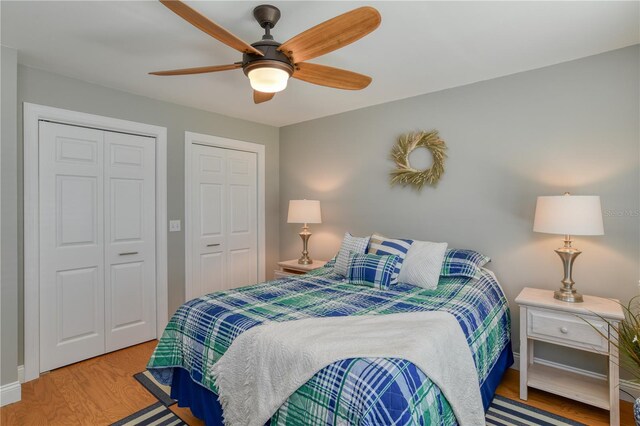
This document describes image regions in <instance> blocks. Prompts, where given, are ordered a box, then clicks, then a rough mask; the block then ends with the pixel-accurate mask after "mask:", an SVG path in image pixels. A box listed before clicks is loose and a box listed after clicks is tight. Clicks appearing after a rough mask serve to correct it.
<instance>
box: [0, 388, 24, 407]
mask: <svg viewBox="0 0 640 426" xmlns="http://www.w3.org/2000/svg"><path fill="white" fill-rule="evenodd" d="M21 397H22V391H21V388H20V382H13V383H7V384H6V385H2V386H0V407H4V406H5V405H7V404H13V403H14V402H18V401H20V398H21Z"/></svg>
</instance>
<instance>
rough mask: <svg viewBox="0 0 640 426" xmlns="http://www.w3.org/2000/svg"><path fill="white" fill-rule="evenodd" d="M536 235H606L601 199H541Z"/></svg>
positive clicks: (566, 197)
mask: <svg viewBox="0 0 640 426" xmlns="http://www.w3.org/2000/svg"><path fill="white" fill-rule="evenodd" d="M533 231H534V232H543V233H546V234H564V235H603V234H604V226H603V224H602V207H601V205H600V197H598V196H596V195H558V196H549V197H538V202H537V203H536V215H535V219H534V221H533Z"/></svg>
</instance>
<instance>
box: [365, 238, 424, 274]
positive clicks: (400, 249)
mask: <svg viewBox="0 0 640 426" xmlns="http://www.w3.org/2000/svg"><path fill="white" fill-rule="evenodd" d="M412 243H413V240H395V239H391V238H385V237H383V236H382V235H379V234H373V235H372V236H371V238H370V239H369V249H368V250H367V253H371V254H377V255H380V256H385V255H395V256H398V263H397V264H396V270H395V271H394V272H393V275H392V276H391V285H394V284H398V275H399V274H400V268H402V263H403V262H404V258H405V257H406V256H407V252H408V251H409V248H410V247H411V244H412Z"/></svg>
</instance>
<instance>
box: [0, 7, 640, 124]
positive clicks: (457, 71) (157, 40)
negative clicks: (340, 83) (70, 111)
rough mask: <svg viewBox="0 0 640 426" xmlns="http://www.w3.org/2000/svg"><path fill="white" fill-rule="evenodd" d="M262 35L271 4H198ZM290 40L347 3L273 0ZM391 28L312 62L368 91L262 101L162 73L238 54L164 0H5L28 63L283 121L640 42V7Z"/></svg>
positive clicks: (470, 15) (388, 21)
mask: <svg viewBox="0 0 640 426" xmlns="http://www.w3.org/2000/svg"><path fill="white" fill-rule="evenodd" d="M189 3H190V5H191V6H192V7H194V8H196V9H197V10H199V11H200V12H201V13H203V14H204V15H206V16H208V17H209V18H211V19H213V20H214V21H216V22H217V23H219V24H221V25H222V26H224V27H225V28H227V29H229V30H230V31H232V32H233V33H234V34H236V35H237V36H239V37H240V38H242V39H244V40H245V41H247V42H249V43H252V42H254V41H257V40H259V39H260V37H261V35H262V29H261V28H260V27H259V26H258V24H257V23H256V22H255V21H254V20H253V17H252V14H251V12H252V10H253V7H255V6H256V5H258V4H261V3H262V1H246V2H245V1H233V2H218V1H215V2H189ZM273 4H275V5H276V6H278V7H279V8H280V9H281V11H282V18H281V20H280V22H279V23H278V25H277V26H276V28H275V29H274V30H273V31H272V34H273V35H274V36H275V38H276V40H277V41H280V42H284V41H286V40H287V39H289V38H290V37H292V36H294V35H295V34H297V33H299V32H301V31H303V30H305V29H307V28H309V27H311V26H313V25H315V24H317V23H320V22H322V21H324V20H327V19H329V18H332V17H333V16H336V15H338V14H340V13H344V12H346V11H348V10H351V9H353V8H356V7H358V6H362V5H363V4H365V3H362V2H347V1H335V2H333V1H332V2H328V1H308V2H307V1H304V2H300V1H274V2H273ZM367 4H370V5H372V6H374V7H376V8H377V9H378V10H379V11H380V13H381V15H382V25H381V26H380V28H378V29H377V30H376V31H375V32H373V33H372V34H370V35H368V36H367V37H365V38H363V39H361V40H360V41H358V42H356V43H354V44H352V45H349V46H347V47H345V48H343V49H341V50H338V51H335V52H332V53H329V54H328V55H326V56H323V57H319V58H316V59H314V60H313V61H311V62H317V63H321V64H325V65H330V66H335V67H339V68H345V69H349V70H352V71H356V72H360V73H363V74H368V75H370V76H372V77H373V83H372V84H371V85H370V86H369V87H368V88H367V89H365V90H362V91H357V92H352V91H342V90H336V89H331V88H326V87H321V86H315V85H312V84H308V83H304V82H302V81H298V80H294V79H292V80H291V81H290V82H289V87H288V88H287V89H286V90H285V91H284V92H282V93H278V94H277V95H276V97H275V98H274V100H272V101H270V102H267V103H264V104H261V105H254V103H253V101H252V97H251V89H250V86H249V81H248V79H247V78H246V77H245V76H244V74H243V73H242V71H241V70H235V71H227V72H219V73H214V74H205V75H196V76H180V77H157V76H150V75H147V72H149V71H155V70H163V69H173V68H186V67H195V66H202V65H217V64H229V63H232V62H236V61H239V60H240V59H241V55H240V53H238V52H236V51H235V50H233V49H231V48H229V47H227V46H225V45H223V44H221V43H219V42H218V41H217V40H215V39H212V38H211V37H209V36H208V35H206V34H204V33H203V32H201V31H200V30H197V29H196V28H194V27H192V26H191V25H189V24H188V23H186V22H185V21H183V20H182V19H181V18H179V17H178V16H177V15H175V14H173V13H172V12H171V11H169V10H168V9H167V8H165V7H164V6H163V5H162V4H160V3H159V2H155V1H141V2H138V1H135V2H101V1H97V2H93V1H79V2H57V1H46V2H32V1H24V2H13V1H2V2H1V3H0V5H1V8H2V15H1V19H2V22H1V39H0V40H1V42H2V44H3V45H5V46H10V47H13V48H16V49H18V51H19V62H20V63H22V64H25V65H28V66H32V67H36V68H41V69H45V70H48V71H52V72H56V73H59V74H63V75H67V76H70V77H75V78H78V79H81V80H85V81H89V82H93V83H97V84H101V85H104V86H107V87H112V88H116V89H121V90H124V91H127V92H132V93H137V94H141V95H144V96H148V97H151V98H156V99H161V100H164V101H169V102H174V103H178V104H182V105H188V106H192V107H195V108H200V109H204V110H208V111H213V112H217V113H221V114H225V115H228V116H232V117H239V118H244V119H247V120H251V121H256V122H261V123H266V124H271V125H274V126H283V125H287V124H292V123H297V122H301V121H305V120H310V119H314V118H318V117H323V116H327V115H331V114H337V113H340V112H344V111H349V110H353V109H357V108H362V107H366V106H370V105H375V104H380V103H384V102H388V101H392V100H396V99H402V98H407V97H411V96H415V95H419V94H423V93H428V92H433V91H437V90H442V89H445V88H449V87H455V86H460V85H464V84H469V83H473V82H476V81H481V80H487V79H491V78H495V77H499V76H503V75H508V74H513V73H516V72H520V71H525V70H530V69H534V68H540V67H543V66H547V65H551V64H555V63H559V62H565V61H569V60H572V59H576V58H580V57H584V56H589V55H593V54H597V53H601V52H605V51H608V50H613V49H617V48H621V47H624V46H629V45H632V44H636V43H639V42H640V34H639V32H640V29H639V16H640V11H639V3H638V2H636V1H629V2H613V1H602V2H478V1H476V2H418V1H413V2H393V1H387V2H376V1H372V2H369V3H367Z"/></svg>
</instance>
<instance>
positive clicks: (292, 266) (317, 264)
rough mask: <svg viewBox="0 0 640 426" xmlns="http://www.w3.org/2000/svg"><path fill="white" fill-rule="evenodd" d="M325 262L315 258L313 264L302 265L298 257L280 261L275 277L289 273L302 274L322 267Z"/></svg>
mask: <svg viewBox="0 0 640 426" xmlns="http://www.w3.org/2000/svg"><path fill="white" fill-rule="evenodd" d="M325 263H327V262H326V261H324V260H314V261H313V263H312V264H311V265H301V264H299V263H298V259H293V260H285V261H284V262H278V266H280V269H276V270H275V271H273V275H274V277H275V278H282V277H287V276H289V275H302V274H306V273H307V272H311V271H313V270H314V269H318V268H322V267H323V266H324V264H325Z"/></svg>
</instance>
